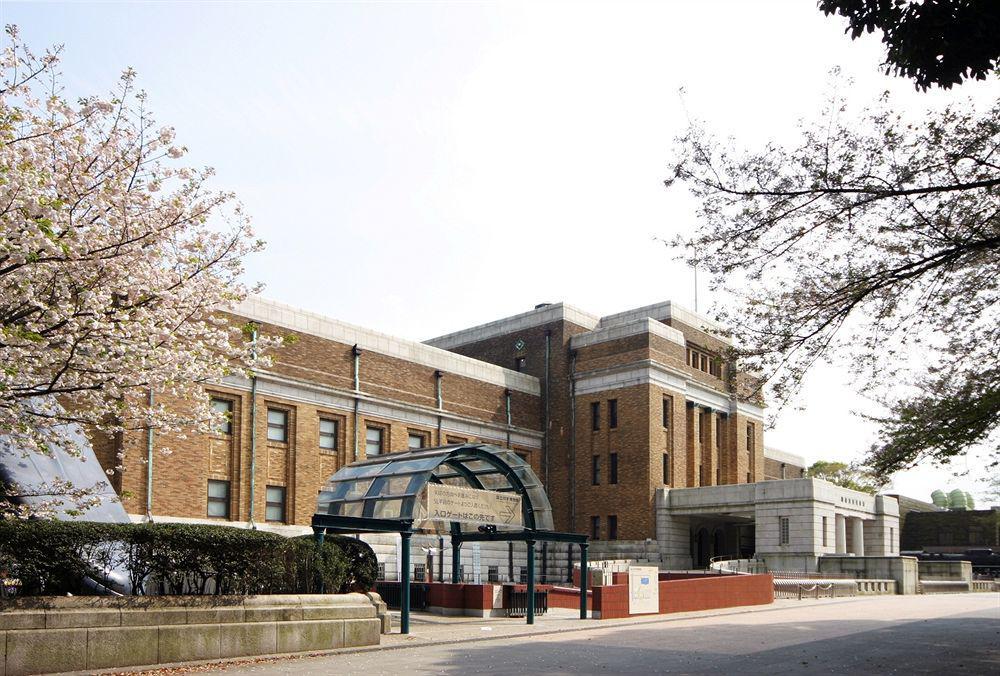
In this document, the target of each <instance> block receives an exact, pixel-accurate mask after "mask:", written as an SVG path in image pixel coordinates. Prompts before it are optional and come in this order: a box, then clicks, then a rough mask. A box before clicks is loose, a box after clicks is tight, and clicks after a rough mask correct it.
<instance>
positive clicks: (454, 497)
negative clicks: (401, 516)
mask: <svg viewBox="0 0 1000 676" xmlns="http://www.w3.org/2000/svg"><path fill="white" fill-rule="evenodd" d="M427 519H428V520H430V521H457V522H458V523H477V524H484V525H488V526H523V525H524V517H523V515H522V513H521V496H520V495H517V494H515V493H498V492H496V491H484V490H482V489H479V488H462V487H460V486H448V485H446V484H427Z"/></svg>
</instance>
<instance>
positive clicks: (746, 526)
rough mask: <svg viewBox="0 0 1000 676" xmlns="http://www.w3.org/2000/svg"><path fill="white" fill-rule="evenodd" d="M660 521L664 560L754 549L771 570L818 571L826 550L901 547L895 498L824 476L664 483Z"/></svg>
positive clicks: (699, 560) (672, 562) (675, 563)
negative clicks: (684, 485) (672, 485)
mask: <svg viewBox="0 0 1000 676" xmlns="http://www.w3.org/2000/svg"><path fill="white" fill-rule="evenodd" d="M656 523H657V540H658V541H659V545H660V552H661V559H662V561H661V562H662V564H663V565H664V566H665V567H667V568H690V567H704V566H705V565H707V560H708V559H710V558H712V557H716V556H730V557H733V558H749V557H750V556H756V558H761V559H764V560H765V561H766V562H767V565H768V567H769V568H771V569H772V570H796V571H814V570H816V561H817V559H818V558H819V557H821V556H826V555H841V556H865V555H866V554H867V555H869V556H887V555H893V554H898V553H899V546H898V538H899V507H898V504H897V502H896V500H895V499H894V498H891V497H888V496H882V495H878V496H875V495H869V494H867V493H861V492H858V491H853V490H849V489H846V488H841V487H840V486H836V485H834V484H831V483H829V482H826V481H821V480H819V479H789V480H779V481H761V482H758V483H753V484H737V485H727V486H706V487H701V488H680V489H661V490H659V491H657V494H656Z"/></svg>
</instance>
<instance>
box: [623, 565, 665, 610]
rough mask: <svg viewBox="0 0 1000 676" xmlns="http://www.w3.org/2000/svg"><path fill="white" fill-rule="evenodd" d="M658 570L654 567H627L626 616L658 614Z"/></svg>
mask: <svg viewBox="0 0 1000 676" xmlns="http://www.w3.org/2000/svg"><path fill="white" fill-rule="evenodd" d="M659 573H660V569H659V568H656V567H655V566H629V568H628V614H629V615H641V614H643V613H658V612H660V577H659Z"/></svg>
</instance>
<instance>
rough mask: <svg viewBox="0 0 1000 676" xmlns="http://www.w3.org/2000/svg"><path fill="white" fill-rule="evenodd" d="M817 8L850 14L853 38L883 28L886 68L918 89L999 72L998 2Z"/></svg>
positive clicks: (834, 3)
mask: <svg viewBox="0 0 1000 676" xmlns="http://www.w3.org/2000/svg"><path fill="white" fill-rule="evenodd" d="M819 8H820V9H821V10H822V11H823V12H824V13H826V14H828V15H829V14H839V15H840V16H843V17H846V18H847V21H848V26H847V30H846V32H847V33H850V34H851V38H853V39H856V38H858V37H860V36H861V35H863V34H864V33H874V32H875V31H880V32H881V33H882V43H883V44H884V45H885V46H886V50H887V51H886V60H885V63H883V64H882V65H883V67H884V69H885V72H886V73H889V74H895V75H901V76H903V77H908V78H911V79H912V80H913V81H914V83H915V84H916V86H917V88H918V89H923V90H927V89H928V88H929V87H931V86H933V85H937V86H939V87H942V88H944V89H950V88H951V87H952V85H956V84H961V82H962V81H963V79H976V80H985V79H986V77H987V76H988V75H989V74H991V73H995V72H996V69H997V62H998V59H1000V2H997V0H923V1H922V2H917V1H914V0H820V2H819Z"/></svg>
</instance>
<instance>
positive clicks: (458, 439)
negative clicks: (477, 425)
mask: <svg viewBox="0 0 1000 676" xmlns="http://www.w3.org/2000/svg"><path fill="white" fill-rule="evenodd" d="M444 440H445V442H447V443H448V444H464V443H465V442H466V441H468V439H464V438H462V437H453V436H450V435H449V436H447V437H445V438H444Z"/></svg>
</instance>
